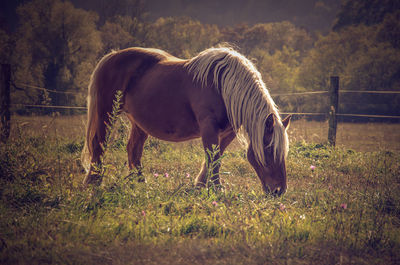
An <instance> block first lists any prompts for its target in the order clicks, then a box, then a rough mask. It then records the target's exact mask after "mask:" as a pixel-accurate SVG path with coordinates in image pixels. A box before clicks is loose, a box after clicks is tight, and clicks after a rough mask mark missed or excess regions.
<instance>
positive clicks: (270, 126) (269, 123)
mask: <svg viewBox="0 0 400 265" xmlns="http://www.w3.org/2000/svg"><path fill="white" fill-rule="evenodd" d="M274 125H275V115H274V114H273V113H270V114H269V115H268V117H267V121H266V122H265V128H266V129H267V130H268V131H269V132H273V130H274Z"/></svg>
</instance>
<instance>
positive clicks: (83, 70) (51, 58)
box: [0, 0, 400, 115]
mask: <svg viewBox="0 0 400 265" xmlns="http://www.w3.org/2000/svg"><path fill="white" fill-rule="evenodd" d="M119 2H121V1H119ZM122 2H124V1H122ZM97 3H98V5H97V9H96V11H87V10H84V9H80V8H76V7H75V6H74V5H73V4H72V3H71V2H69V1H61V0H33V1H30V2H25V3H24V4H22V5H20V6H19V7H18V8H17V15H18V19H19V22H18V26H17V29H16V31H15V32H13V33H10V32H7V31H6V30H5V29H1V28H0V62H2V63H10V64H11V65H12V71H13V73H12V74H13V84H15V86H13V90H12V101H13V103H29V104H40V105H42V104H47V105H69V106H83V105H85V99H86V93H87V85H88V82H89V77H90V74H91V72H92V70H93V69H94V66H95V64H96V62H97V61H98V60H99V59H100V58H101V57H102V56H103V55H104V54H106V53H108V52H109V51H111V50H112V49H122V48H126V47H130V46H142V47H155V48H160V49H163V50H166V51H168V52H170V53H171V54H173V55H175V56H178V57H181V58H190V57H192V56H194V55H196V54H197V53H198V52H200V51H202V50H204V49H206V48H208V47H211V46H216V45H218V44H220V43H229V44H230V45H232V46H234V47H236V48H237V49H239V50H240V51H241V52H242V53H243V54H245V55H246V56H247V57H249V58H251V59H252V60H253V61H254V62H255V64H256V65H257V67H258V69H259V71H260V72H261V73H262V75H263V78H264V81H265V82H266V84H267V86H268V88H269V89H270V91H271V93H272V94H277V93H290V92H304V91H316V90H327V88H328V86H329V84H328V81H329V77H330V76H332V75H337V76H340V78H341V89H346V90H397V91H398V90H400V7H399V4H398V1H396V0H385V1H382V0H351V1H343V2H342V6H341V9H340V11H339V13H338V15H337V18H336V21H335V23H334V24H333V25H332V30H331V31H330V32H328V33H326V34H320V33H317V32H310V31H308V30H306V29H304V28H301V27H298V26H296V25H295V24H293V23H292V22H289V21H282V22H274V23H263V24H254V25H249V24H239V25H232V26H226V25H225V26H218V25H215V24H205V23H201V22H199V21H198V20H195V19H192V18H190V17H184V16H180V17H161V18H158V19H157V20H155V21H152V22H149V21H148V20H146V19H145V18H146V16H148V13H147V12H146V9H145V6H144V4H143V1H140V0H137V1H125V3H126V5H127V6H107V3H110V1H97ZM128 3H129V5H128ZM26 85H30V86H37V87H44V88H46V89H48V90H54V91H59V92H68V93H55V92H51V91H46V90H40V89H33V88H28V87H27V86H26ZM276 99H277V103H278V105H279V106H280V109H281V110H282V111H285V112H290V111H296V112H298V111H300V112H326V111H327V102H328V98H327V96H315V95H313V96H296V97H293V96H290V97H279V98H276ZM340 100H341V102H342V104H341V105H340V112H342V113H363V114H381V115H400V108H399V106H400V96H395V95H383V96H380V95H379V96H377V95H374V96H371V95H359V94H353V93H352V94H342V95H341V97H340ZM16 110H18V108H17V109H16ZM18 111H19V112H21V113H22V112H23V111H24V109H19V110H18ZM25 111H26V110H25ZM31 111H32V110H29V112H31Z"/></svg>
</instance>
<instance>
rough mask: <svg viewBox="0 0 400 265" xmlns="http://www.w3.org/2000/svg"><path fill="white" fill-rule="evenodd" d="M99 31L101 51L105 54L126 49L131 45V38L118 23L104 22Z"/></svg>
mask: <svg viewBox="0 0 400 265" xmlns="http://www.w3.org/2000/svg"><path fill="white" fill-rule="evenodd" d="M100 31H101V39H102V41H103V45H104V46H103V49H104V50H105V51H106V52H109V51H111V50H118V49H121V48H127V47H129V46H131V44H132V43H133V37H132V36H131V35H130V34H129V32H127V31H126V30H124V29H123V28H122V26H121V25H120V24H118V23H113V22H110V21H106V23H105V24H104V25H103V26H102V27H101V29H100Z"/></svg>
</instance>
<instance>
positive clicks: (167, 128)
mask: <svg viewBox="0 0 400 265" xmlns="http://www.w3.org/2000/svg"><path fill="white" fill-rule="evenodd" d="M172 103H173V102H169V104H162V103H160V102H158V104H152V103H150V102H147V104H146V102H143V101H142V102H140V103H139V102H137V104H134V105H133V106H131V107H130V108H129V109H128V115H130V116H131V119H132V120H133V121H134V122H135V123H136V124H137V125H139V127H141V128H142V129H143V130H144V131H145V132H147V133H148V134H150V135H151V136H153V137H156V138H159V139H161V140H165V141H173V142H179V141H186V140H190V139H194V138H198V137H199V136H200V133H199V126H198V124H197V121H196V118H195V117H194V115H193V113H192V112H191V110H190V109H188V108H185V106H184V105H182V104H181V105H179V104H172Z"/></svg>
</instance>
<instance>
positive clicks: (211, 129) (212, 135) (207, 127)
mask: <svg viewBox="0 0 400 265" xmlns="http://www.w3.org/2000/svg"><path fill="white" fill-rule="evenodd" d="M218 134H219V132H218V126H217V124H216V122H214V121H213V120H211V119H209V120H204V121H203V122H201V123H200V135H201V139H202V142H203V148H204V152H205V161H204V162H203V165H202V169H201V171H200V173H199V175H198V176H197V179H196V186H197V187H205V186H206V185H207V179H208V178H209V177H211V180H212V181H213V183H214V184H215V185H219V184H220V181H219V164H218V163H216V161H217V160H218V159H219V158H220V151H219V147H218V144H219V141H218V140H219V138H218ZM215 147H218V148H217V149H215Z"/></svg>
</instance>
